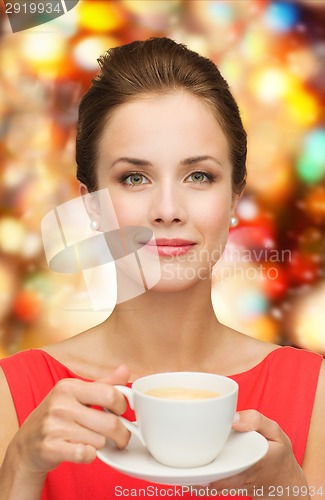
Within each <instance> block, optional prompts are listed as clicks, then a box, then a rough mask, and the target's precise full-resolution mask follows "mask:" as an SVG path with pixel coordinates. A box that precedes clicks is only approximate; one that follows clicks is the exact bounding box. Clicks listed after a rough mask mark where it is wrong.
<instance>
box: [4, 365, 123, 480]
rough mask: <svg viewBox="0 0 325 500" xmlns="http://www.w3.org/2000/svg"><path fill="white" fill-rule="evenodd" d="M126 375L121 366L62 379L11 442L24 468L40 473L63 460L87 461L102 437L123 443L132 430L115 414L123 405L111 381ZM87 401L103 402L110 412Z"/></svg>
mask: <svg viewBox="0 0 325 500" xmlns="http://www.w3.org/2000/svg"><path fill="white" fill-rule="evenodd" d="M128 379H129V370H128V368H127V367H126V366H125V365H121V366H120V367H118V368H117V369H116V370H114V372H112V373H111V374H110V375H109V376H107V378H104V379H101V380H98V381H95V382H86V381H82V380H79V379H63V380H60V381H59V382H58V383H57V384H56V385H55V387H54V388H53V389H52V390H51V392H50V393H49V394H48V395H47V397H46V398H45V399H44V400H43V401H42V403H41V404H40V405H39V406H38V407H37V408H36V409H35V410H34V411H33V412H32V413H31V414H30V415H29V417H28V418H27V419H26V420H25V422H24V423H23V425H22V426H21V428H20V429H19V431H18V432H17V434H16V435H15V437H14V438H13V440H12V442H11V443H10V445H9V448H11V452H13V453H14V454H15V455H16V459H17V460H19V462H20V465H21V466H22V467H23V468H24V469H25V471H26V472H28V471H29V472H30V473H33V474H35V473H36V474H38V473H39V474H40V475H42V474H46V473H47V472H49V471H50V470H52V469H55V468H56V467H57V466H58V465H59V464H60V463H61V462H67V461H68V462H75V463H90V462H92V461H93V460H94V459H95V458H96V451H97V450H98V449H100V448H102V447H104V446H105V442H106V438H112V439H113V440H114V441H115V443H116V446H117V447H118V448H124V447H125V446H126V445H127V443H128V441H129V439H130V433H129V431H128V430H127V429H126V428H125V427H124V425H123V424H122V423H121V422H120V420H119V419H118V417H117V416H116V415H120V414H122V413H124V411H125V410H126V406H127V404H126V401H125V398H124V396H123V395H122V394H121V393H120V392H119V391H118V390H117V389H115V388H114V387H113V385H115V384H119V385H125V384H126V383H127V381H128ZM91 406H99V407H105V408H108V409H109V410H111V412H112V413H107V412H104V411H100V410H98V409H95V408H91ZM9 448H8V451H9Z"/></svg>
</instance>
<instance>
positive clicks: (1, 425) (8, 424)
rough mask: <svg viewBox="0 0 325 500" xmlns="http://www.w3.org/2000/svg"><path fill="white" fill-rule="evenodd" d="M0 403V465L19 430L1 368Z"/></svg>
mask: <svg viewBox="0 0 325 500" xmlns="http://www.w3.org/2000/svg"><path fill="white" fill-rule="evenodd" d="M0 401H1V405H0V464H2V461H3V457H4V455H5V452H6V450H7V447H8V444H9V443H10V441H11V440H12V438H13V437H14V435H15V434H16V432H17V431H18V428H19V424H18V419H17V414H16V409H15V406H14V402H13V400H12V396H11V392H10V389H9V386H8V382H7V379H6V376H5V374H4V372H3V370H2V368H0Z"/></svg>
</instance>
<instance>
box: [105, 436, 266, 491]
mask: <svg viewBox="0 0 325 500" xmlns="http://www.w3.org/2000/svg"><path fill="white" fill-rule="evenodd" d="M267 449H268V442H267V440H266V439H265V438H264V437H263V436H262V435H261V434H259V433H258V432H253V431H252V432H235V431H231V434H230V436H229V438H228V440H227V443H226V444H225V446H224V448H223V450H222V451H221V452H220V454H219V455H218V457H217V458H216V459H215V460H214V461H213V462H211V463H210V464H208V465H204V466H203V467H194V468H190V469H189V468H184V469H183V468H178V467H168V466H167V465H162V464H160V463H159V462H157V461H156V460H155V459H154V458H153V457H152V456H151V455H150V453H149V452H148V450H147V448H145V447H144V446H143V445H142V444H141V443H140V441H139V440H138V439H137V438H136V437H135V436H134V435H132V436H131V439H130V441H129V444H128V446H127V448H125V449H124V450H118V449H117V448H116V447H115V445H114V443H113V442H112V441H111V440H108V442H107V444H106V446H105V448H102V449H101V450H99V451H97V456H98V458H99V459H100V460H102V461H103V462H104V463H105V464H107V465H110V466H111V467H113V468H114V469H117V470H118V471H120V472H123V473H124V474H128V475H129V476H133V477H137V478H139V479H145V480H147V481H151V482H153V483H159V484H174V485H179V486H182V485H194V484H208V483H210V482H212V481H217V480H218V479H223V478H226V477H230V476H233V475H234V474H239V473H240V472H242V471H244V470H245V469H248V467H250V466H251V465H253V464H254V463H255V462H257V461H258V460H260V459H261V458H262V457H263V456H264V455H265V453H266V452H267Z"/></svg>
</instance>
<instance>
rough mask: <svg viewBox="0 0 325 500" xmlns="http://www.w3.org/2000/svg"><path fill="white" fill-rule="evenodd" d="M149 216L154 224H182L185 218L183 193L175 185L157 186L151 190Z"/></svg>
mask: <svg viewBox="0 0 325 500" xmlns="http://www.w3.org/2000/svg"><path fill="white" fill-rule="evenodd" d="M149 217H150V222H151V223H152V224H154V225H157V224H160V225H162V224H165V225H171V224H179V225H180V224H184V223H185V222H186V218H187V211H186V208H185V199H184V193H180V190H178V189H177V187H176V186H175V185H174V186H172V185H170V184H166V185H164V186H159V187H157V189H156V190H155V192H153V197H152V202H151V208H150V212H149Z"/></svg>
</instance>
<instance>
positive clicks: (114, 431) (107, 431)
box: [75, 408, 131, 448]
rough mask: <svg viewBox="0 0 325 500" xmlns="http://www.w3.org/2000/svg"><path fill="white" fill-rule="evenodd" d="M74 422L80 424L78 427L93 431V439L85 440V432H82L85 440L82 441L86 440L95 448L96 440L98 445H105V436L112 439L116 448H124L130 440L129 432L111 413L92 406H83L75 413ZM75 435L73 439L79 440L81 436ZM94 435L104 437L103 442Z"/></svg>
mask: <svg viewBox="0 0 325 500" xmlns="http://www.w3.org/2000/svg"><path fill="white" fill-rule="evenodd" d="M76 422H77V423H78V424H79V425H80V428H83V429H86V430H89V431H90V432H92V433H94V436H93V438H94V440H95V441H90V440H87V439H86V434H84V436H85V441H83V442H88V443H89V444H92V445H93V446H95V447H96V448H97V442H99V445H100V447H103V446H105V442H106V438H111V439H113V441H114V442H115V444H116V446H117V447H118V448H125V446H126V445H127V444H128V442H129V440H130V435H131V434H130V432H129V431H128V430H127V429H126V427H125V425H123V423H122V422H121V421H120V419H119V418H118V417H117V416H116V415H114V414H113V413H105V412H104V411H100V410H96V409H94V408H84V410H83V411H82V412H79V414H78V415H76ZM77 436H78V434H77V435H76V437H75V439H76V440H79V441H80V440H81V437H80V436H79V437H77ZM95 436H101V437H104V442H103V441H102V440H100V439H99V438H97V437H95Z"/></svg>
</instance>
